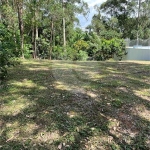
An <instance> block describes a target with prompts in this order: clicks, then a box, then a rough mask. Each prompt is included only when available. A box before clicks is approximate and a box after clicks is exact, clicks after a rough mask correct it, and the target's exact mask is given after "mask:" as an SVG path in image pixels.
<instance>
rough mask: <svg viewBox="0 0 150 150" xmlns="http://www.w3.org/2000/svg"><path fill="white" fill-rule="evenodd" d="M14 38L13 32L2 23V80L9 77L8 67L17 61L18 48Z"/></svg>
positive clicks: (0, 57) (0, 43)
mask: <svg viewBox="0 0 150 150" xmlns="http://www.w3.org/2000/svg"><path fill="white" fill-rule="evenodd" d="M12 39H13V33H12V32H11V31H10V30H9V29H8V28H7V27H5V26H4V25H3V24H2V23H0V80H3V79H5V78H6V77H7V70H8V67H9V66H11V65H14V64H15V63H16V57H15V56H16V54H17V55H18V52H17V50H16V49H15V45H16V43H15V42H14V40H12Z"/></svg>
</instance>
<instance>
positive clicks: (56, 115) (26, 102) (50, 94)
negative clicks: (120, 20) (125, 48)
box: [0, 61, 150, 150]
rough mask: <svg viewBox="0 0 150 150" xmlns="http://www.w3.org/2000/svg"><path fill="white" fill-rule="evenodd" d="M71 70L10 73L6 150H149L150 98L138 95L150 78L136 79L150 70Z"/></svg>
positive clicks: (4, 108) (26, 68) (41, 66)
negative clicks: (93, 76)
mask: <svg viewBox="0 0 150 150" xmlns="http://www.w3.org/2000/svg"><path fill="white" fill-rule="evenodd" d="M35 62H36V63H35ZM69 65H72V68H68V66H67V63H65V65H63V64H62V63H61V62H59V61H57V62H54V63H53V62H48V61H42V62H39V61H34V62H32V61H31V62H26V63H25V64H24V65H21V66H20V67H18V68H17V69H14V70H11V76H10V79H9V81H8V88H7V90H4V91H2V92H1V95H2V97H1V98H0V100H1V101H0V103H1V114H0V117H1V121H0V127H1V133H0V134H1V137H0V145H1V149H53V150H55V149H65V150H67V149H69V150H71V149H72V150H80V149H106V150H107V149H108V150H109V149H137V150H138V149H139V150H141V149H144V150H146V149H149V140H150V139H149V136H150V134H149V130H150V128H149V127H150V121H149V119H150V118H149V116H148V117H147V116H145V115H148V114H146V113H148V112H149V108H150V102H149V100H148V98H149V97H148V96H147V95H146V96H145V93H142V94H141V95H139V94H136V92H135V91H138V90H139V91H140V90H146V89H148V88H149V82H147V80H148V78H149V72H148V73H144V78H143V79H142V78H141V75H139V74H135V72H139V71H143V72H146V71H147V70H148V65H144V64H136V63H132V64H131V63H116V62H115V63H110V62H107V63H104V62H102V63H96V62H90V63H89V62H86V63H83V62H77V63H72V64H71V62H70V63H69ZM58 66H59V67H58ZM61 66H63V67H64V68H66V69H64V71H63V70H62V69H61ZM131 66H132V69H131ZM82 67H84V69H83V70H80V69H79V68H82ZM89 67H91V70H88V68H89ZM133 68H134V70H133ZM87 71H91V72H95V73H96V74H97V72H99V74H100V75H103V76H100V78H90V75H88V74H87V73H86V74H85V72H87ZM69 78H70V79H69ZM94 79H96V80H94ZM145 80H146V81H145ZM58 81H59V83H57V82H58ZM76 83H77V85H76ZM60 84H61V86H60ZM63 84H64V85H63ZM62 85H63V86H62ZM66 85H68V88H65V86H66ZM74 85H76V86H75V88H73V86H74ZM59 86H60V87H59ZM74 89H75V90H77V91H75V92H74ZM78 89H80V90H78Z"/></svg>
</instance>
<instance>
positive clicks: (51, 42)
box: [49, 19, 54, 60]
mask: <svg viewBox="0 0 150 150" xmlns="http://www.w3.org/2000/svg"><path fill="white" fill-rule="evenodd" d="M53 31H54V23H53V19H52V20H51V37H50V49H49V60H51V59H52V49H53Z"/></svg>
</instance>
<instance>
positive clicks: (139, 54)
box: [122, 47, 150, 61]
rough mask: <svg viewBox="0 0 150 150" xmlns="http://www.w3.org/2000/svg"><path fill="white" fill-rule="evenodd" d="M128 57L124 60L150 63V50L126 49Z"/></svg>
mask: <svg viewBox="0 0 150 150" xmlns="http://www.w3.org/2000/svg"><path fill="white" fill-rule="evenodd" d="M126 50H127V55H125V56H124V57H123V59H122V60H142V61H150V49H142V48H133V47H129V48H126Z"/></svg>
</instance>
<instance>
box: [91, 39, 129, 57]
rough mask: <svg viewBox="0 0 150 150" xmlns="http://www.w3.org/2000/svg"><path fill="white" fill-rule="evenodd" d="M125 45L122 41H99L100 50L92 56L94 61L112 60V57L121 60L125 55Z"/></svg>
mask: <svg viewBox="0 0 150 150" xmlns="http://www.w3.org/2000/svg"><path fill="white" fill-rule="evenodd" d="M126 54H127V53H126V49H125V43H124V40H123V39H117V38H114V39H111V40H106V39H102V40H101V48H100V50H98V51H97V52H96V54H95V56H94V58H95V59H96V60H108V59H110V58H113V57H114V55H116V56H117V57H119V58H120V60H121V59H122V57H123V55H126Z"/></svg>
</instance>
